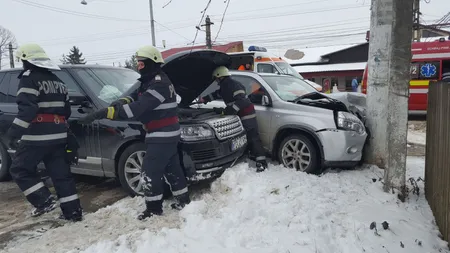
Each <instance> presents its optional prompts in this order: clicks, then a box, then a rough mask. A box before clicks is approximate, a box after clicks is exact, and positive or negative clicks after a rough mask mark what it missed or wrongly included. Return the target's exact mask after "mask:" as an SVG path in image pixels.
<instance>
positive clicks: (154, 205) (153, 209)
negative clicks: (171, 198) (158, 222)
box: [137, 200, 163, 220]
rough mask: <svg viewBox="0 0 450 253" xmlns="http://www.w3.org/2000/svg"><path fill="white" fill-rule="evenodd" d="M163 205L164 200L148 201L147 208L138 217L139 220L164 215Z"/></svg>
mask: <svg viewBox="0 0 450 253" xmlns="http://www.w3.org/2000/svg"><path fill="white" fill-rule="evenodd" d="M162 203H163V200H157V201H146V202H145V206H146V207H147V208H146V209H145V210H144V211H143V212H142V213H140V214H139V215H138V217H137V218H138V220H145V219H147V218H150V217H153V216H155V215H162V213H163V210H162Z"/></svg>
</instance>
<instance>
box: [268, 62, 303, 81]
mask: <svg viewBox="0 0 450 253" xmlns="http://www.w3.org/2000/svg"><path fill="white" fill-rule="evenodd" d="M275 64H276V65H277V66H278V68H280V69H281V71H282V72H283V74H286V75H291V76H295V77H298V78H300V79H305V78H303V76H302V75H300V74H299V73H298V72H297V71H296V70H295V69H294V68H293V67H292V66H291V65H289V63H287V62H282V61H278V62H275Z"/></svg>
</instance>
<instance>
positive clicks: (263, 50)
mask: <svg viewBox="0 0 450 253" xmlns="http://www.w3.org/2000/svg"><path fill="white" fill-rule="evenodd" d="M248 51H250V52H267V49H266V48H265V47H257V46H249V47H248Z"/></svg>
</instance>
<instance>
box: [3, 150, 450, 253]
mask: <svg viewBox="0 0 450 253" xmlns="http://www.w3.org/2000/svg"><path fill="white" fill-rule="evenodd" d="M423 167H424V160H423V158H418V157H409V158H408V168H409V170H408V178H409V177H414V178H415V179H417V178H418V177H423V174H424V171H423V170H424V169H423ZM381 177H382V171H381V170H379V169H378V168H375V167H363V168H360V169H358V170H354V171H341V172H339V173H334V172H330V173H326V174H324V175H323V176H321V177H318V176H314V175H307V174H305V173H299V172H295V171H289V170H287V169H285V168H283V167H281V166H271V167H270V170H269V171H267V172H265V173H260V174H257V173H255V172H254V171H253V170H251V169H249V168H248V165H247V164H240V165H237V166H236V167H234V168H232V169H229V170H228V171H227V172H226V173H225V174H224V175H223V176H222V178H220V179H218V180H217V181H216V182H214V183H213V184H212V186H211V189H210V190H207V191H204V192H201V193H194V199H195V201H194V202H192V204H191V205H189V206H188V207H187V208H186V209H184V210H183V211H181V212H176V211H172V210H170V209H169V207H168V206H167V204H168V203H166V207H165V215H164V216H162V217H157V218H155V219H151V220H149V221H146V222H140V221H138V220H136V219H135V218H136V215H137V214H138V211H140V210H141V209H142V208H143V206H144V205H143V200H142V198H134V199H131V198H126V199H123V200H121V201H119V202H117V203H116V204H114V205H112V206H108V207H106V208H103V209H100V210H98V211H97V212H96V213H92V214H88V215H87V216H86V217H85V220H84V221H83V222H80V223H77V224H66V225H64V226H62V227H57V228H53V229H50V230H48V231H46V232H43V233H39V232H38V231H34V232H30V234H28V235H26V236H22V237H19V239H17V238H16V239H15V240H14V241H12V242H10V243H9V244H8V245H7V247H6V248H5V249H4V252H5V253H6V252H8V253H12V252H20V253H26V252H47V253H50V252H70V253H74V252H85V253H106V252H114V253H130V252H142V253H144V252H145V253H147V252H164V253H172V252H173V253H181V252H196V253H202V252H207V253H211V252H214V253H221V252H229V253H241V252H242V253H244V252H245V253H246V252H255V253H256V252H258V253H264V252H267V253H269V252H270V253H278V252H279V253H288V252H291V253H309V252H311V253H340V252H348V253H358V252H367V253H369V252H373V253H384V252H389V253H397V252H408V253H427V252H448V251H447V250H446V248H447V243H446V242H444V241H442V240H441V239H440V238H439V232H438V230H437V227H436V225H435V223H434V218H433V215H432V213H431V210H430V208H429V206H428V203H427V202H426V200H425V197H424V195H423V182H419V183H418V184H419V187H420V195H419V196H417V195H412V194H411V195H410V197H409V199H408V200H407V202H406V203H401V202H399V201H398V200H397V198H396V196H395V195H393V194H388V193H384V192H383V191H382V182H380V180H379V179H380V178H381ZM56 215H57V214H49V215H48V216H49V217H47V218H52V217H53V216H56ZM384 221H386V222H387V223H388V224H389V227H388V229H384V228H383V226H382V223H383V222H384ZM373 222H375V225H376V227H375V228H373V225H372V228H373V229H371V224H372V223H373Z"/></svg>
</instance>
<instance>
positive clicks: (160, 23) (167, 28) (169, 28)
mask: <svg viewBox="0 0 450 253" xmlns="http://www.w3.org/2000/svg"><path fill="white" fill-rule="evenodd" d="M154 21H155V23H157V24H158V25H160V26H162V27H164V28H166V29H167V30H168V31H170V32H173V33H174V34H176V35H178V36H180V37H182V38H184V39H186V40H187V41H190V39H188V38H187V37H186V36H184V35H182V34H180V33H178V32H175V31H174V30H172V29H170V28H169V27H167V26H165V25H163V24H161V23H159V22H158V21H156V20H154Z"/></svg>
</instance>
